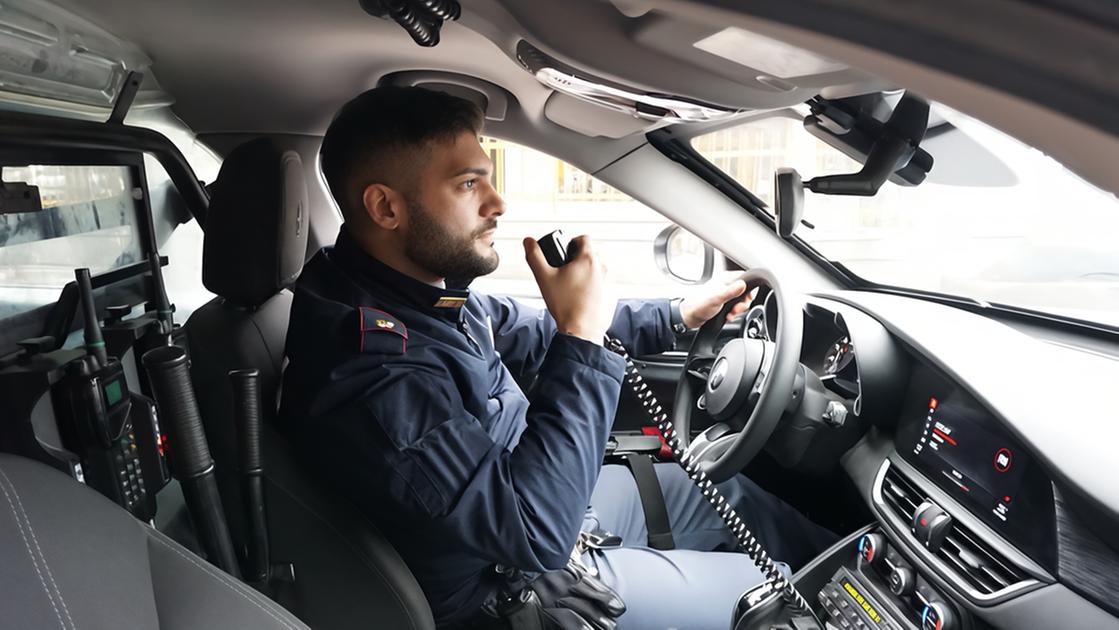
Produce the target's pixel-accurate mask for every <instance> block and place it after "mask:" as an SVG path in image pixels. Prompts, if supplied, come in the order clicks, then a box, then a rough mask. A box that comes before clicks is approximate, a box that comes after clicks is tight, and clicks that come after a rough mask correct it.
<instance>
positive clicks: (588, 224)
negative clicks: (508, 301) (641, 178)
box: [471, 138, 687, 300]
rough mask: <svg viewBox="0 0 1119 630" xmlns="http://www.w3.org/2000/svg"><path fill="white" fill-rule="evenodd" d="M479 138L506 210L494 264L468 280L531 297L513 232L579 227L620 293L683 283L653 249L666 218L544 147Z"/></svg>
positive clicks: (532, 288) (672, 289) (674, 290)
mask: <svg viewBox="0 0 1119 630" xmlns="http://www.w3.org/2000/svg"><path fill="white" fill-rule="evenodd" d="M482 146H483V147H484V148H485V149H486V150H487V152H488V153H489V155H490V159H491V160H493V164H494V173H493V185H494V186H495V187H496V188H497V190H498V192H499V193H501V195H502V197H504V198H505V204H506V210H505V215H504V216H503V217H501V219H500V223H499V225H500V227H499V228H498V231H497V240H496V242H495V243H494V246H495V247H496V248H497V251H498V254H499V255H500V256H501V264H500V265H499V266H498V268H497V271H495V272H494V273H492V274H490V275H488V276H485V277H483V278H478V279H477V280H475V281H474V283H473V284H472V285H471V287H472V288H477V289H479V290H481V291H484V292H486V293H495V294H504V295H511V296H514V297H518V298H524V299H530V300H532V299H538V298H539V297H540V289H539V288H538V287H537V286H536V282H535V280H533V277H532V271H531V270H530V269H529V268H528V264H527V263H526V262H525V256H524V248H523V247H522V245H521V240H522V239H523V238H524V237H525V236H531V237H533V238H539V237H541V236H543V235H545V234H547V233H548V232H550V231H552V230H555V229H561V230H563V232H564V234H566V235H567V236H568V237H575V236H578V235H580V234H586V235H589V236H590V237H591V238H592V239H593V240H594V243H595V247H596V251H597V252H599V253H600V254H601V255H602V257H603V258H604V261H605V263H606V268H607V273H608V274H609V278H610V282H611V283H612V284H613V285H614V286H615V287H616V288H617V291H618V295H619V296H620V297H669V296H675V295H678V294H681V293H683V292H684V291H685V290H686V289H687V287H686V286H685V285H683V284H680V283H679V282H677V281H676V280H674V279H672V278H670V277H669V276H668V275H667V274H665V273H663V272H662V271H661V270H660V268H659V267H658V266H657V263H656V260H655V259H654V257H653V242H654V240H655V239H656V237H657V234H659V233H660V232H661V231H662V230H663V229H665V228H666V227H668V226H669V225H672V222H671V221H669V220H668V219H667V218H666V217H664V216H663V215H661V214H660V213H658V212H657V211H655V210H653V209H652V208H649V207H648V206H646V205H645V204H643V203H641V202H640V201H637V200H635V199H633V198H632V197H630V196H629V195H627V194H625V193H623V192H621V191H620V190H618V189H616V188H614V187H612V186H609V185H607V184H605V183H603V182H601V181H599V180H597V179H595V178H594V177H591V176H590V175H589V174H587V173H585V172H583V171H581V170H579V169H577V168H575V167H574V166H571V165H570V164H568V163H566V162H564V161H562V160H559V159H557V158H554V157H552V156H550V155H547V154H545V153H541V152H539V151H536V150H533V149H530V148H528V147H524V146H521V145H518V144H514V143H512V142H508V141H505V140H499V139H496V138H483V139H482Z"/></svg>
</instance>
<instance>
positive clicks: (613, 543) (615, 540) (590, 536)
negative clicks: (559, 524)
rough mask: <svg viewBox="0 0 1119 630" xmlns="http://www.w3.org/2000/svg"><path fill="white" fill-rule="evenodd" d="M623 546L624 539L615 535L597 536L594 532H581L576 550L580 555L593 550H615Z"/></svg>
mask: <svg viewBox="0 0 1119 630" xmlns="http://www.w3.org/2000/svg"><path fill="white" fill-rule="evenodd" d="M621 546H622V537H621V536H617V535H615V534H611V533H606V534H595V533H593V532H579V539H578V540H576V541H575V550H576V551H578V552H579V554H580V555H582V554H584V553H587V552H588V551H590V550H591V549H613V548H614V547H621Z"/></svg>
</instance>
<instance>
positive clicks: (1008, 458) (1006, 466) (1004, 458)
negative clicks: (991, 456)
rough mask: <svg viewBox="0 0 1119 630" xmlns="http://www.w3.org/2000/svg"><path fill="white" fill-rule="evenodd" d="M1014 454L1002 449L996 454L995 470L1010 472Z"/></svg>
mask: <svg viewBox="0 0 1119 630" xmlns="http://www.w3.org/2000/svg"><path fill="white" fill-rule="evenodd" d="M1013 459H1014V454H1013V453H1011V452H1010V449H1008V448H1000V449H999V450H998V451H996V452H995V470H997V471H999V472H1000V473H1004V472H1007V471H1009V470H1010V464H1011V463H1012V462H1013Z"/></svg>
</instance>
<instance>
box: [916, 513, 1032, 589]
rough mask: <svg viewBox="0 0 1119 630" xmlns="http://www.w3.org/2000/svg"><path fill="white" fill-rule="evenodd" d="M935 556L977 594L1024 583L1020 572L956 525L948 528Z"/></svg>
mask: <svg viewBox="0 0 1119 630" xmlns="http://www.w3.org/2000/svg"><path fill="white" fill-rule="evenodd" d="M936 555H937V557H938V558H941V559H944V560H947V561H948V563H949V564H951V565H953V566H954V567H956V568H957V571H958V572H959V574H960V577H962V578H964V579H965V580H967V581H968V583H970V584H971V585H972V586H973V587H974V588H975V589H976V590H978V591H979V592H980V593H987V594H990V593H994V592H996V591H1001V590H1002V589H1004V588H1006V587H1008V586H1010V585H1012V584H1016V583H1018V582H1021V581H1023V580H1025V579H1026V576H1025V575H1023V574H1022V571H1021V570H1019V569H1017V568H1015V567H1014V566H1013V565H1012V564H1010V562H1009V561H1008V560H1006V559H1005V558H1003V557H1002V555H1001V554H999V553H998V552H997V551H995V550H994V549H991V548H990V546H989V545H988V544H987V543H985V542H982V541H981V540H979V539H978V538H977V537H976V536H975V535H974V534H973V533H972V532H970V531H969V530H968V529H967V528H966V527H964V526H963V525H961V524H959V523H953V524H952V530H951V532H949V534H948V536H947V538H945V544H944V545H943V546H942V547H941V548H940V549H939V550H938V551H937V552H936Z"/></svg>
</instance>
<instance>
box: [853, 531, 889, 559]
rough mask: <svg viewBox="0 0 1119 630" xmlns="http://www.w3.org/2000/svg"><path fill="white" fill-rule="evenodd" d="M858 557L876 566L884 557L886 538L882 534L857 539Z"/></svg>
mask: <svg viewBox="0 0 1119 630" xmlns="http://www.w3.org/2000/svg"><path fill="white" fill-rule="evenodd" d="M859 556H860V557H862V559H863V560H864V561H865V562H867V563H868V564H878V563H879V562H880V561H881V560H882V558H885V557H886V537H885V536H883V535H882V534H863V537H862V538H860V539H859Z"/></svg>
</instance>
